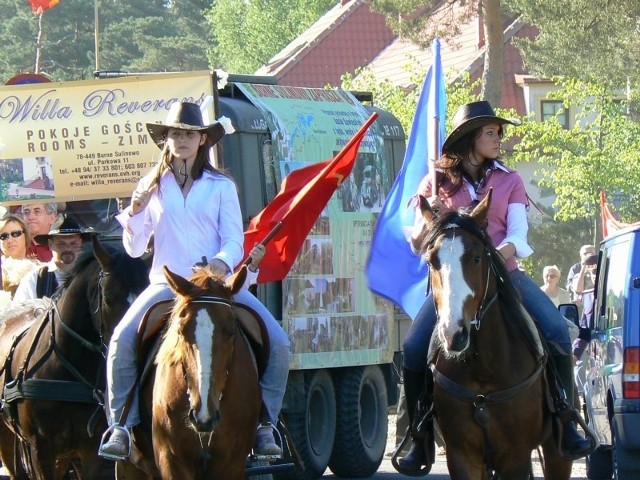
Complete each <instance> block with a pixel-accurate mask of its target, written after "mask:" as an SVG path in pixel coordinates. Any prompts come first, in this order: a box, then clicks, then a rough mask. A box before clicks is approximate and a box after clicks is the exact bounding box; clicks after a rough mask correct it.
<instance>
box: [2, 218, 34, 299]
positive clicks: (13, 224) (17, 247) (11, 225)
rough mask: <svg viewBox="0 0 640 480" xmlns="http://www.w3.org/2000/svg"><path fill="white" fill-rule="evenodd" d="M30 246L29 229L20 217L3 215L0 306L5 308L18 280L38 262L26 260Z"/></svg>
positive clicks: (18, 282) (16, 286)
mask: <svg viewBox="0 0 640 480" xmlns="http://www.w3.org/2000/svg"><path fill="white" fill-rule="evenodd" d="M29 245H31V235H30V234H29V228H28V227H27V224H26V223H25V221H24V220H22V217H21V216H19V215H15V214H12V213H7V214H5V215H4V216H3V217H2V219H0V251H1V252H2V256H1V257H0V263H1V264H2V269H1V270H0V271H1V272H2V282H1V285H2V290H3V291H4V292H6V293H3V296H2V301H1V302H0V306H6V305H7V304H8V303H9V301H10V300H11V298H12V297H13V294H14V293H15V291H16V289H17V288H18V285H19V284H20V280H22V278H23V277H24V276H25V275H26V274H27V273H29V272H30V271H31V270H33V269H34V268H37V267H38V265H39V264H40V262H38V261H37V260H36V259H31V258H28V256H27V248H28V246H29Z"/></svg>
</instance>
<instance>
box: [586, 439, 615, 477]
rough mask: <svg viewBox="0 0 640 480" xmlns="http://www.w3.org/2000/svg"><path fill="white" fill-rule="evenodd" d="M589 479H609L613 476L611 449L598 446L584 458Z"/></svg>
mask: <svg viewBox="0 0 640 480" xmlns="http://www.w3.org/2000/svg"><path fill="white" fill-rule="evenodd" d="M586 463H587V478H588V479H589V480H609V479H610V478H611V477H612V476H613V457H612V455H611V449H610V448H605V447H603V446H600V447H598V448H596V449H595V450H594V451H593V452H592V453H591V454H590V455H589V456H588V457H587V459H586Z"/></svg>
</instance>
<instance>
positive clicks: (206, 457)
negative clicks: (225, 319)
mask: <svg viewBox="0 0 640 480" xmlns="http://www.w3.org/2000/svg"><path fill="white" fill-rule="evenodd" d="M189 303H190V304H194V303H195V304H205V305H212V304H213V305H223V306H226V307H229V309H230V310H231V314H232V315H233V318H234V319H235V312H234V310H233V303H232V302H231V301H230V300H227V299H226V298H222V297H218V296H215V295H202V296H200V297H197V298H195V299H193V300H191V301H190V302H189ZM182 368H183V371H186V370H185V366H184V364H183V365H182ZM225 374H226V375H227V377H228V376H229V367H228V366H227V368H225ZM223 396H224V392H220V398H219V400H222V397H223ZM207 436H208V437H209V438H208V440H207V441H206V444H205V441H204V439H205V438H206V437H207ZM212 438H213V431H211V432H209V433H202V434H200V433H199V434H198V439H199V441H200V458H201V459H202V464H201V465H202V466H201V468H200V475H199V477H200V478H201V479H205V478H206V473H207V468H208V466H209V462H210V461H211V453H210V452H209V448H210V447H211V440H212Z"/></svg>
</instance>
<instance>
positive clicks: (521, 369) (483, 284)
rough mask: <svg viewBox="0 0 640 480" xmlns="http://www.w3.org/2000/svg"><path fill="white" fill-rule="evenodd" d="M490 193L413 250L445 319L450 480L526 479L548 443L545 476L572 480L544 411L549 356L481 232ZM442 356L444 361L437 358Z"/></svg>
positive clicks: (442, 401) (425, 234)
mask: <svg viewBox="0 0 640 480" xmlns="http://www.w3.org/2000/svg"><path fill="white" fill-rule="evenodd" d="M490 203H491V192H489V194H488V195H487V196H486V197H485V199H484V200H483V201H482V202H480V203H479V204H478V205H477V206H476V207H475V208H474V209H473V210H472V211H471V212H470V213H464V212H462V211H459V212H443V213H441V214H440V216H439V217H437V218H436V217H435V215H434V214H433V212H432V210H431V208H430V206H429V203H428V202H427V200H426V199H425V198H424V197H421V198H420V208H421V211H422V216H423V218H424V221H425V226H424V228H423V230H422V232H421V234H420V235H419V236H417V237H416V238H415V239H414V242H413V243H414V247H415V248H416V249H417V250H418V251H419V252H421V253H422V254H423V255H424V257H425V259H426V260H427V262H428V263H429V272H430V273H429V275H430V287H431V289H432V291H433V299H434V302H435V306H436V312H437V314H438V322H437V325H436V331H435V333H436V335H434V337H433V339H432V347H431V350H430V359H433V358H434V355H435V360H434V370H433V372H434V379H435V386H434V391H433V401H434V408H435V412H436V416H437V419H438V425H439V426H440V429H441V432H442V436H443V438H444V440H445V443H446V446H447V447H446V455H447V465H448V468H449V473H450V475H451V478H452V479H473V480H477V479H487V478H500V479H522V480H524V479H528V478H529V475H530V472H531V454H532V451H533V450H534V449H536V448H537V447H538V446H540V445H542V449H543V453H544V459H545V465H544V469H545V478H547V479H554V480H560V479H568V478H570V475H571V466H572V463H571V462H570V461H566V460H564V459H563V458H562V457H561V456H560V453H559V449H558V447H557V445H556V442H555V436H554V435H553V429H552V421H553V420H552V415H551V412H550V411H549V409H548V408H547V403H546V398H547V390H548V386H547V382H546V380H545V373H544V369H545V363H546V355H545V353H544V350H543V347H542V343H541V340H540V337H539V335H538V332H537V329H536V326H535V324H534V323H533V320H532V319H531V317H530V316H529V315H528V314H527V313H526V312H525V311H524V308H523V307H522V305H521V303H520V300H519V298H520V297H519V294H518V293H517V291H516V289H515V288H514V286H513V285H512V283H511V281H510V279H509V275H508V273H507V271H506V269H505V268H504V263H503V260H502V257H501V256H500V254H499V253H498V252H497V251H496V249H495V248H494V247H493V246H492V243H491V239H490V238H489V236H488V235H487V233H486V232H485V230H484V228H483V227H484V225H485V224H486V220H487V212H488V209H489V205H490ZM434 352H437V353H434Z"/></svg>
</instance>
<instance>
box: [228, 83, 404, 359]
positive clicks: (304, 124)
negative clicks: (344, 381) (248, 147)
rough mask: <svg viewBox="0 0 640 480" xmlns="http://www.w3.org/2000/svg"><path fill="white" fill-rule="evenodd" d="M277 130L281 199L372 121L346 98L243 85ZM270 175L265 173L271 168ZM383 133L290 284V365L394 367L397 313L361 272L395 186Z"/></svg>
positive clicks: (373, 136) (305, 250) (374, 132)
mask: <svg viewBox="0 0 640 480" xmlns="http://www.w3.org/2000/svg"><path fill="white" fill-rule="evenodd" d="M238 86H239V88H240V89H241V90H242V92H243V93H244V94H245V95H246V96H247V98H248V99H249V100H250V101H251V102H252V103H253V104H254V105H255V106H256V107H257V108H258V109H259V110H260V112H261V113H262V114H263V116H264V117H265V120H266V122H267V125H268V127H269V129H270V131H271V137H272V139H271V140H272V145H273V156H274V158H273V162H264V163H266V164H267V165H273V167H274V171H273V172H264V178H267V179H268V178H273V179H274V182H275V185H273V186H272V188H270V189H269V190H268V191H273V192H274V194H275V192H277V191H278V190H279V188H280V183H281V181H282V179H283V178H284V177H285V176H286V175H287V174H289V173H290V172H291V171H293V170H295V169H297V168H300V167H303V166H306V165H309V164H311V163H317V162H320V161H324V160H329V159H331V158H333V157H334V156H335V155H336V154H337V153H338V152H339V151H340V149H341V148H342V147H343V146H344V145H345V144H346V143H347V142H348V141H349V139H350V138H351V137H352V136H353V135H354V134H355V133H356V132H357V131H358V129H359V128H360V127H361V126H362V125H363V124H364V122H365V121H366V120H367V119H368V118H369V116H370V113H369V112H368V111H367V110H366V109H365V108H364V107H363V106H362V104H361V103H360V102H359V101H358V100H357V99H356V98H355V97H354V96H353V95H352V94H351V93H349V92H347V91H341V90H326V89H311V88H297V87H286V86H277V85H263V84H261V85H256V84H239V85H238ZM267 168H268V167H267ZM391 172H392V168H391V163H390V159H389V158H386V151H385V148H384V139H383V137H382V133H381V131H380V129H379V127H378V126H377V124H376V123H374V124H373V125H372V126H371V127H370V128H369V130H368V131H367V135H366V137H365V138H364V139H363V141H362V143H361V145H360V150H359V153H358V158H357V160H356V164H355V166H354V168H353V172H352V173H351V175H350V176H349V177H348V178H346V179H344V180H343V181H342V184H341V185H340V187H338V190H337V191H336V193H335V194H334V195H333V197H332V198H331V200H330V201H329V204H328V205H327V207H326V208H325V209H324V211H323V213H322V214H321V216H320V218H319V219H318V221H317V222H316V224H315V225H314V227H313V228H312V230H311V233H310V234H309V236H308V237H307V239H306V240H305V243H304V245H303V247H302V250H301V251H300V253H299V254H298V258H297V259H296V261H295V263H294V264H293V267H292V269H291V271H290V272H289V275H288V276H287V278H286V279H285V281H284V282H283V299H282V301H283V326H284V328H285V330H286V331H287V333H288V335H289V338H290V340H291V352H292V354H293V356H292V360H291V365H292V367H293V368H317V367H331V366H341V365H346V364H349V365H353V364H358V363H361V364H373V363H381V362H383V361H387V360H388V358H390V355H392V353H393V352H392V350H393V344H394V341H393V338H392V335H394V334H395V332H394V331H393V307H392V305H391V304H390V303H389V302H388V301H386V300H384V299H382V298H379V297H377V296H375V295H373V294H372V293H371V292H370V291H369V289H368V288H367V282H366V278H365V274H364V267H365V263H366V261H367V255H368V252H369V248H370V244H371V236H372V232H373V226H374V223H375V220H376V217H377V215H378V214H379V212H380V210H381V208H382V205H383V203H384V198H385V194H386V193H387V192H388V191H389V188H390V186H391V183H392V178H391Z"/></svg>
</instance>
